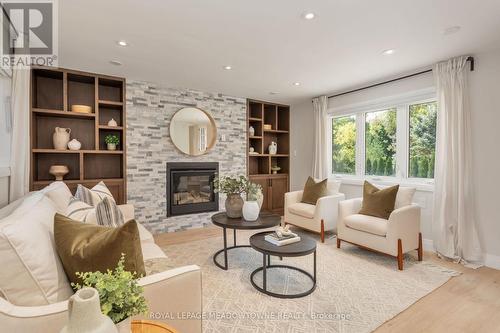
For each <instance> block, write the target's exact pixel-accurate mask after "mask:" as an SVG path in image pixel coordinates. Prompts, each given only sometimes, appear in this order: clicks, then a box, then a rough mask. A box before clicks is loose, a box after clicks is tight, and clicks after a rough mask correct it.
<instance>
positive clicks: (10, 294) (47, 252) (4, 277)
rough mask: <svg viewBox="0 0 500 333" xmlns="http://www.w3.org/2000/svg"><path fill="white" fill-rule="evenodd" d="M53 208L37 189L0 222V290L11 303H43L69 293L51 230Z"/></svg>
mask: <svg viewBox="0 0 500 333" xmlns="http://www.w3.org/2000/svg"><path fill="white" fill-rule="evenodd" d="M56 211H57V208H56V207H55V205H54V204H53V203H52V201H51V200H50V199H49V198H47V197H46V196H45V195H44V194H43V193H41V192H38V193H36V194H34V195H32V196H30V197H29V198H27V200H26V201H24V202H23V203H22V204H21V205H20V206H19V207H18V208H17V209H16V210H14V212H12V214H11V215H9V216H8V217H6V218H5V219H4V221H3V223H2V224H0V258H1V260H2V267H3V269H0V290H1V291H2V293H3V295H4V297H5V299H7V300H8V301H9V302H11V303H12V304H15V305H20V306H37V305H46V304H51V303H56V302H59V301H63V300H67V299H68V298H69V297H70V296H71V295H72V294H73V291H72V289H71V287H70V285H69V282H68V279H67V278H66V275H65V273H64V269H63V267H62V265H61V261H60V259H59V256H58V255H57V252H56V250H55V246H54V240H53V236H52V232H51V230H52V227H51V225H52V223H53V219H54V214H55V213H56Z"/></svg>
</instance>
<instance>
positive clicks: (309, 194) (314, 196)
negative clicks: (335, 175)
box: [301, 177, 328, 205]
mask: <svg viewBox="0 0 500 333" xmlns="http://www.w3.org/2000/svg"><path fill="white" fill-rule="evenodd" d="M327 195H328V178H327V179H325V180H322V181H320V182H317V183H316V182H315V181H314V179H313V178H312V177H309V178H307V182H306V185H305V186H304V193H303V194H302V200H301V201H302V202H304V203H308V204H311V205H315V204H316V202H317V201H318V199H319V198H321V197H325V196H327Z"/></svg>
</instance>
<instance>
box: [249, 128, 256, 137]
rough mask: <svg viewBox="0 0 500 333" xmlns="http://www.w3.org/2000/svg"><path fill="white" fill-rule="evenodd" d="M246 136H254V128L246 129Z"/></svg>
mask: <svg viewBox="0 0 500 333" xmlns="http://www.w3.org/2000/svg"><path fill="white" fill-rule="evenodd" d="M248 134H249V135H250V136H254V135H255V128H253V126H250V127H249V128H248Z"/></svg>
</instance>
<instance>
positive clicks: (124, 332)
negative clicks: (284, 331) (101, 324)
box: [116, 317, 132, 333]
mask: <svg viewBox="0 0 500 333" xmlns="http://www.w3.org/2000/svg"><path fill="white" fill-rule="evenodd" d="M116 329H117V330H118V333H130V332H131V331H132V320H131V319H130V317H128V318H126V319H123V320H122V321H120V322H119V323H118V324H116Z"/></svg>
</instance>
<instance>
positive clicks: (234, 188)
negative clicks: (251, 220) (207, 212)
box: [214, 176, 247, 218]
mask: <svg viewBox="0 0 500 333" xmlns="http://www.w3.org/2000/svg"><path fill="white" fill-rule="evenodd" d="M246 188H247V179H246V177H245V176H235V177H231V176H219V177H215V179H214V192H216V193H224V194H225V195H226V202H225V206H226V214H227V216H228V217H230V218H240V217H241V215H242V209H243V198H242V197H241V194H242V193H244V192H245V190H246Z"/></svg>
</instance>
